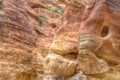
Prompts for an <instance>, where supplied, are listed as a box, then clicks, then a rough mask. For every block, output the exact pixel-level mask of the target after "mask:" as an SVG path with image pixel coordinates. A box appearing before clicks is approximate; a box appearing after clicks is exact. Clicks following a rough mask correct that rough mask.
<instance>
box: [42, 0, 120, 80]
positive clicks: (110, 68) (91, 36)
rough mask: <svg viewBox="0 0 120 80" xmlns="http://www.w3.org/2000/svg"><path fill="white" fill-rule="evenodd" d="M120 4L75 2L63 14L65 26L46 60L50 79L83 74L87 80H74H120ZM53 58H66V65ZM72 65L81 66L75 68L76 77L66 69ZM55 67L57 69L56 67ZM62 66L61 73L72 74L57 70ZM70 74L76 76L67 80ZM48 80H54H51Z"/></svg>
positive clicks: (100, 0) (111, 1)
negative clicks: (72, 62) (71, 63)
mask: <svg viewBox="0 0 120 80" xmlns="http://www.w3.org/2000/svg"><path fill="white" fill-rule="evenodd" d="M60 1H63V0H60ZM66 1H68V0H66ZM119 3H120V1H114V0H91V1H90V0H81V1H79V0H72V3H71V2H69V4H68V6H67V7H66V10H65V12H64V14H63V24H62V25H61V27H60V28H59V29H58V30H57V32H56V34H55V37H54V41H53V43H52V45H51V48H50V52H49V55H48V56H47V57H46V59H45V66H44V67H45V73H46V74H45V75H49V76H50V77H52V79H53V80H58V78H59V79H60V80H64V78H65V80H69V79H70V77H74V76H75V74H76V73H79V72H80V71H82V72H83V73H84V74H83V75H84V76H86V77H84V78H83V79H75V78H72V80H74V79H75V80H120V77H119V75H120V72H119V68H120V67H119V63H120V62H119V61H120V59H119V58H120V56H119V54H120V40H119V38H120V34H119V32H120V31H119V30H120V28H119V24H120V14H119V12H120V10H119V9H120V6H119ZM73 5H74V6H73ZM66 14H67V15H66ZM78 38H79V39H78ZM50 54H55V55H58V56H62V57H63V58H64V59H63V58H61V60H62V63H60V62H61V60H60V58H58V57H57V56H53V55H50ZM51 56H52V57H51ZM55 57H56V58H55ZM66 59H67V60H68V66H67V65H66V62H65V61H66ZM63 60H64V61H63ZM47 61H48V63H46V62H47ZM58 61H59V62H58ZM71 61H74V62H75V63H76V64H77V67H74V68H76V71H74V73H71V72H70V71H71V69H69V68H67V69H65V68H66V67H70V66H69V63H70V62H71ZM54 63H55V64H56V65H53V64H54ZM59 63H60V64H61V65H59V67H60V69H61V71H62V70H63V71H65V70H66V72H67V71H69V73H66V74H62V73H61V71H59V70H60V69H59V67H58V66H57V65H58V64H59ZM62 64H64V65H65V66H66V67H64V66H63V65H62ZM76 64H74V66H75V65H76ZM47 65H48V66H47ZM46 66H47V67H46ZM70 68H71V67H70ZM74 68H72V69H74ZM54 70H56V72H55V71H54ZM47 71H49V73H48V72H47ZM58 72H59V73H58ZM47 73H48V74H47ZM59 74H61V75H62V76H61V75H59ZM67 74H71V75H72V76H71V75H69V76H66V75H67ZM79 76H81V75H79ZM45 80H50V78H49V79H47V78H46V79H45Z"/></svg>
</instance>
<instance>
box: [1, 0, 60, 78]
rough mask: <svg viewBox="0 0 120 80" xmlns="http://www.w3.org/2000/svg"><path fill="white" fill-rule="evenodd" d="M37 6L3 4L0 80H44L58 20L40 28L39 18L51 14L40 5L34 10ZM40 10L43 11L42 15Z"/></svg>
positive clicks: (22, 1) (23, 0)
mask: <svg viewBox="0 0 120 80" xmlns="http://www.w3.org/2000/svg"><path fill="white" fill-rule="evenodd" d="M31 1H33V0H31ZM36 3H37V0H36V1H34V2H32V3H31V4H30V1H28V0H0V8H1V10H0V80H43V79H42V75H43V73H44V71H43V65H42V61H43V58H44V57H45V56H46V55H47V53H48V49H49V46H50V44H51V42H52V40H53V35H54V32H55V31H54V30H55V27H56V25H54V24H56V23H57V21H58V20H56V23H54V22H49V23H47V22H44V23H43V24H40V23H39V18H40V16H41V15H42V12H43V11H44V12H45V11H47V10H46V9H43V8H44V7H43V6H42V5H44V4H43V3H42V2H40V1H38V3H37V7H36V6H34V7H33V6H32V5H34V4H35V5H36ZM36 8H37V9H38V8H39V9H41V10H42V11H41V12H39V14H38V12H37V10H36ZM52 15H54V16H55V15H56V14H55V13H54V14H52V13H51V12H50V11H49V14H48V16H52ZM56 16H57V15H56ZM60 16H61V15H58V17H60ZM53 20H54V19H53ZM58 22H59V21H58Z"/></svg>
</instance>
